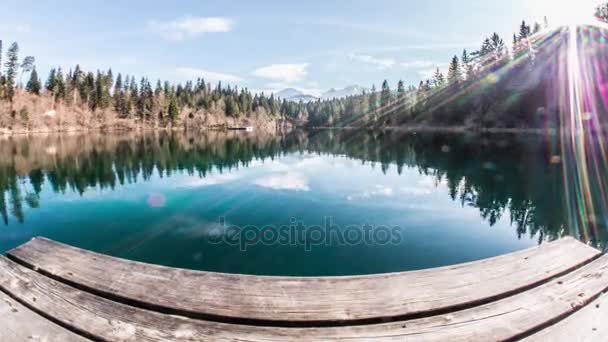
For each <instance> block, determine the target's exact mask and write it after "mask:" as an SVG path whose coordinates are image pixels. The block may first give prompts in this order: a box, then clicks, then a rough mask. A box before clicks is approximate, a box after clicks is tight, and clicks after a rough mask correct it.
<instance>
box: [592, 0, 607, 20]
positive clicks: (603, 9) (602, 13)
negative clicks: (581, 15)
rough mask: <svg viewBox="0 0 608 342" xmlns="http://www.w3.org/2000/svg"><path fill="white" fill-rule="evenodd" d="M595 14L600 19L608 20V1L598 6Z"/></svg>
mask: <svg viewBox="0 0 608 342" xmlns="http://www.w3.org/2000/svg"><path fill="white" fill-rule="evenodd" d="M595 16H596V17H597V18H598V19H599V20H602V21H606V22H608V3H605V4H602V5H599V6H597V8H596V10H595Z"/></svg>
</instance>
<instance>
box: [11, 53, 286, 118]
mask: <svg viewBox="0 0 608 342" xmlns="http://www.w3.org/2000/svg"><path fill="white" fill-rule="evenodd" d="M18 54H19V45H18V44H17V43H13V44H12V45H11V48H10V49H9V50H8V52H7V55H6V56H7V60H8V61H7V62H6V63H5V64H4V66H5V68H4V72H2V71H3V70H2V68H0V96H1V98H2V99H4V100H7V101H9V102H12V101H13V99H14V96H15V91H16V90H18V89H24V90H25V91H26V92H28V93H31V94H35V95H42V94H44V95H47V96H50V97H52V98H53V99H54V101H55V102H56V103H62V104H65V105H76V106H82V107H84V108H88V109H89V110H91V111H93V112H95V111H104V110H110V111H113V112H115V113H116V114H117V117H118V118H129V119H138V120H141V121H148V122H149V121H155V122H160V123H176V122H177V121H178V120H179V119H180V114H183V113H184V112H185V113H186V115H192V114H193V113H195V112H197V111H211V110H213V111H220V112H222V113H223V114H224V115H226V116H230V117H235V118H238V117H240V116H243V115H252V114H253V113H258V114H262V115H268V116H270V117H275V118H276V117H279V116H280V108H281V104H280V102H279V99H277V98H276V97H275V96H274V95H272V94H271V95H269V96H267V95H265V94H263V93H262V94H253V93H252V92H251V91H249V90H248V89H246V88H241V89H239V88H238V87H231V86H230V85H227V86H225V85H223V84H222V83H221V82H219V83H218V84H217V85H215V86H212V85H211V84H210V83H207V82H205V80H204V79H202V78H199V79H197V80H196V81H188V82H186V83H185V84H177V85H176V84H171V83H169V82H168V81H165V82H161V81H160V80H158V81H157V82H156V83H155V85H152V83H151V81H150V80H149V79H148V78H145V77H144V78H141V79H139V80H136V79H135V77H134V76H129V75H124V76H123V75H122V74H120V73H119V74H117V75H116V76H115V75H114V73H113V71H112V69H110V70H107V71H100V70H97V72H95V73H94V72H91V71H88V72H87V71H84V70H82V69H81V68H80V66H79V65H76V66H75V67H74V68H73V69H70V70H69V71H68V72H67V73H66V72H65V71H64V70H62V68H60V67H59V68H53V69H51V71H50V72H49V75H48V77H47V79H46V81H45V82H43V81H42V80H41V79H40V76H39V75H38V72H37V70H36V67H35V65H34V61H35V59H34V58H33V57H26V58H24V59H23V61H22V62H19V55H18ZM0 55H2V41H0ZM0 64H1V60H0ZM28 73H29V80H28V81H27V83H26V84H25V85H23V83H22V81H21V80H20V79H19V80H17V75H18V74H19V75H20V78H22V77H23V75H24V74H28ZM0 114H3V113H0Z"/></svg>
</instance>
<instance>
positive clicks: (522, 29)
mask: <svg viewBox="0 0 608 342" xmlns="http://www.w3.org/2000/svg"><path fill="white" fill-rule="evenodd" d="M530 32H531V29H530V26H528V25H526V22H525V21H522V22H521V25H520V26H519V40H524V39H528V37H529V36H530Z"/></svg>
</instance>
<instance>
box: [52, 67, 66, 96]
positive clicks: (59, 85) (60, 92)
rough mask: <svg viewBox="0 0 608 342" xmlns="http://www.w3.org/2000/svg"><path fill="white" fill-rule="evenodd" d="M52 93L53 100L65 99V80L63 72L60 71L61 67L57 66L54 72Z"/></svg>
mask: <svg viewBox="0 0 608 342" xmlns="http://www.w3.org/2000/svg"><path fill="white" fill-rule="evenodd" d="M54 93H55V101H59V100H63V99H65V96H66V86H65V80H64V78H63V72H62V71H61V68H58V69H57V72H56V74H55V86H54Z"/></svg>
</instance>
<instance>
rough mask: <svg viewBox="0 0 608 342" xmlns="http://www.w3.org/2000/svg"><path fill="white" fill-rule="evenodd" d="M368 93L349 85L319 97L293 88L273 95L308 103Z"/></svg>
mask: <svg viewBox="0 0 608 342" xmlns="http://www.w3.org/2000/svg"><path fill="white" fill-rule="evenodd" d="M366 91H368V89H367V88H364V87H361V86H359V85H350V86H348V87H345V88H342V89H335V88H331V89H329V90H328V91H326V92H324V93H323V94H321V96H314V95H310V94H306V93H305V92H303V91H300V90H298V89H295V88H286V89H283V90H281V91H279V92H277V93H276V94H275V96H276V97H279V98H281V99H285V100H288V101H295V102H300V101H302V102H310V101H316V100H319V99H321V100H331V99H339V98H344V97H348V96H353V95H361V94H363V93H364V92H366Z"/></svg>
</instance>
